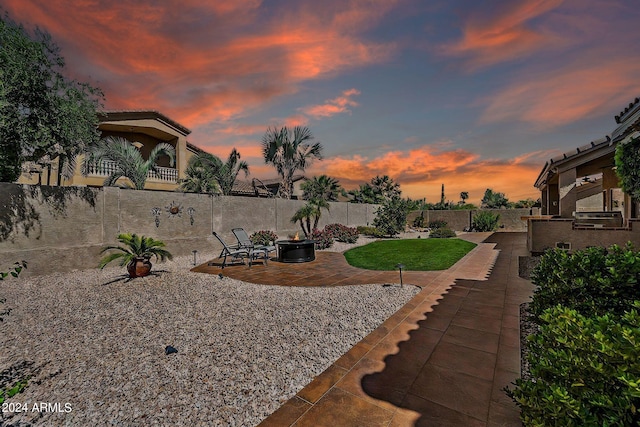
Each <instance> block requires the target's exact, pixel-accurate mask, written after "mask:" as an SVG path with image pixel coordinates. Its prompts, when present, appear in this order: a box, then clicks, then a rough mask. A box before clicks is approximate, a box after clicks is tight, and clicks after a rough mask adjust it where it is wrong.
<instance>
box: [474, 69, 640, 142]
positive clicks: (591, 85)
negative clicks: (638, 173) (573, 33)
mask: <svg viewBox="0 0 640 427" xmlns="http://www.w3.org/2000/svg"><path fill="white" fill-rule="evenodd" d="M602 58H604V56H603V57H602ZM584 62H585V61H577V62H575V63H571V64H567V65H565V66H564V67H563V68H562V69H559V70H553V71H548V72H540V73H534V74H532V75H528V76H520V77H519V78H518V80H517V81H513V82H511V83H509V84H508V85H507V86H506V87H505V88H504V89H502V90H501V91H499V92H497V93H494V94H492V95H491V97H488V98H487V99H486V100H485V105H486V108H485V110H484V112H483V114H482V116H481V118H480V120H481V121H482V122H500V121H508V120H518V121H522V122H527V123H531V124H533V125H535V126H538V127H541V128H553V127H555V126H560V125H564V124H569V123H571V122H575V121H578V120H582V119H585V118H588V117H589V116H591V115H594V114H601V113H602V111H607V110H608V111H611V112H612V117H613V113H615V112H616V111H617V109H619V108H620V107H619V105H618V104H619V102H620V101H619V100H620V99H627V98H630V97H631V96H632V95H634V94H637V93H639V92H640V83H639V82H638V78H637V76H638V75H640V60H638V59H637V58H620V59H611V60H609V61H604V60H603V61H599V62H594V63H590V64H588V66H587V64H585V63H584ZM607 131H609V129H603V134H604V133H605V132H607Z"/></svg>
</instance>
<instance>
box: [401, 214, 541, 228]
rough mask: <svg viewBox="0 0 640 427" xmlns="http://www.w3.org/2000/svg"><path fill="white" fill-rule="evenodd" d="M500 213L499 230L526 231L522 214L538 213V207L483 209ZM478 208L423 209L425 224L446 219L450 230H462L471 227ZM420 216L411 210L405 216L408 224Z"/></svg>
mask: <svg viewBox="0 0 640 427" xmlns="http://www.w3.org/2000/svg"><path fill="white" fill-rule="evenodd" d="M483 210H485V211H489V212H492V213H496V214H499V215H500V220H499V221H498V226H499V227H500V228H499V230H500V231H520V232H522V231H526V230H527V221H526V220H523V219H522V217H523V216H529V215H540V208H531V209H483ZM478 212H480V211H479V210H435V211H424V221H425V226H426V225H429V223H430V222H431V221H440V220H441V221H446V222H447V226H448V227H449V228H451V229H452V230H456V231H462V230H464V229H466V228H471V224H472V223H473V216H474V215H476V214H477V213H478ZM417 216H420V212H419V211H417V212H411V213H410V214H409V215H408V216H407V221H408V222H409V225H411V224H413V220H414V219H415V218H416V217H417Z"/></svg>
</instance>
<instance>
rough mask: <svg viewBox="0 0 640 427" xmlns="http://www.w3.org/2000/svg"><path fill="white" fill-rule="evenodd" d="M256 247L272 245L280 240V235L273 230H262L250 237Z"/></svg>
mask: <svg viewBox="0 0 640 427" xmlns="http://www.w3.org/2000/svg"><path fill="white" fill-rule="evenodd" d="M249 238H250V239H251V241H252V242H253V244H254V245H264V246H268V245H272V244H273V243H274V242H275V241H276V240H278V235H277V234H276V233H274V232H273V231H271V230H260V231H256V232H255V233H252V234H251V236H249Z"/></svg>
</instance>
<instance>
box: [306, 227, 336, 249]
mask: <svg viewBox="0 0 640 427" xmlns="http://www.w3.org/2000/svg"><path fill="white" fill-rule="evenodd" d="M309 238H310V239H311V240H315V241H316V249H327V248H330V247H331V246H333V236H332V235H331V233H330V232H328V231H326V230H318V229H317V228H316V229H314V230H313V231H312V232H311V236H309Z"/></svg>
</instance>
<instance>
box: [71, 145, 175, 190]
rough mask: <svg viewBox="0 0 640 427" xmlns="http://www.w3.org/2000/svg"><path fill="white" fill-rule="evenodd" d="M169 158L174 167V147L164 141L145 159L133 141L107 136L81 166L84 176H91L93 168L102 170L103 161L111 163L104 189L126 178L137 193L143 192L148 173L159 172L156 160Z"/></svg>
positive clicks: (85, 158)
mask: <svg viewBox="0 0 640 427" xmlns="http://www.w3.org/2000/svg"><path fill="white" fill-rule="evenodd" d="M162 155H166V156H168V157H169V160H170V162H171V163H170V164H171V166H173V165H174V163H175V159H176V150H175V148H173V146H172V145H170V144H167V143H165V142H162V143H160V144H158V145H156V146H155V147H154V148H153V149H152V150H151V152H150V153H149V158H148V159H147V160H144V158H143V157H142V154H141V153H140V150H138V148H137V147H136V146H135V145H133V144H132V143H131V142H130V141H128V140H127V139H125V138H122V137H111V136H109V137H106V138H104V139H102V140H100V141H99V142H98V143H97V144H95V145H94V146H92V147H91V148H90V149H89V152H87V153H86V155H85V157H84V162H83V164H82V174H83V175H85V176H86V175H88V174H89V172H90V170H91V169H92V168H96V167H101V164H102V161H103V160H107V161H109V160H110V161H112V162H113V171H112V172H111V173H110V174H109V176H108V177H107V178H106V179H105V180H104V186H105V187H108V186H115V185H116V181H118V180H119V179H120V178H127V179H128V180H129V181H130V183H131V184H133V185H129V184H128V183H127V184H125V185H127V186H129V187H131V186H132V187H133V188H135V189H136V190H142V189H144V184H145V182H146V181H147V174H148V173H149V172H150V171H152V172H157V165H156V163H157V161H158V159H159V158H160V156H162Z"/></svg>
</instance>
